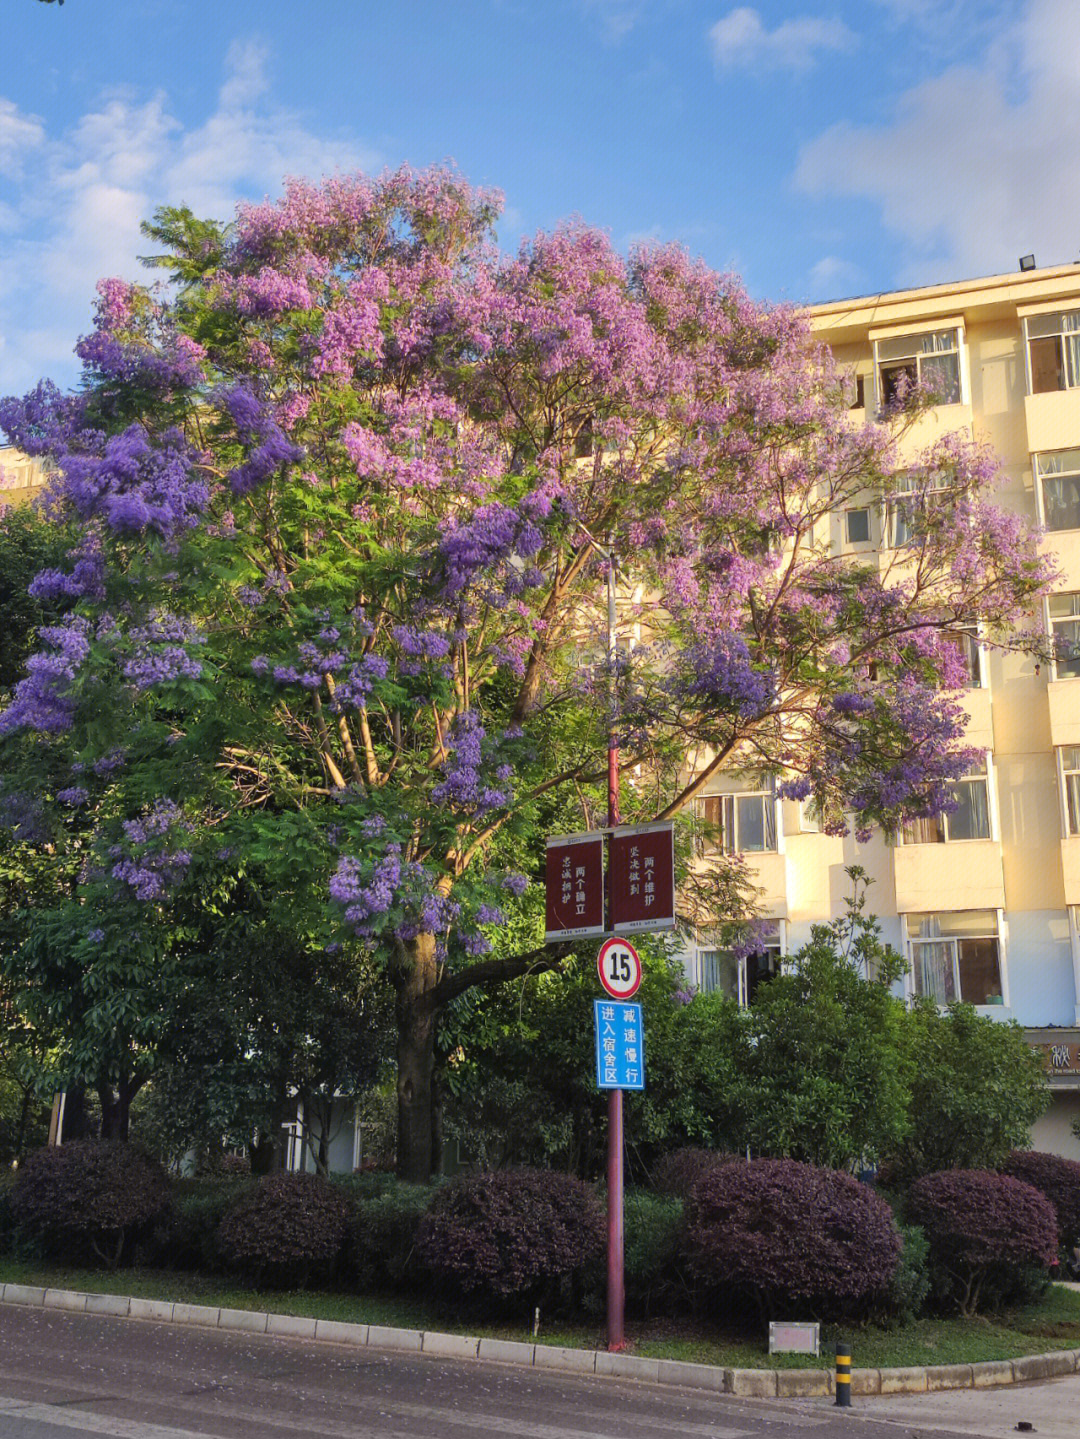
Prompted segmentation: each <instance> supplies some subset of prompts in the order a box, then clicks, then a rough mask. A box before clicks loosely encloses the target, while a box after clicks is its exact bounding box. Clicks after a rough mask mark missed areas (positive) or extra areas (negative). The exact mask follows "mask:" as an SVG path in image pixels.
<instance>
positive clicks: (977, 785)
mask: <svg viewBox="0 0 1080 1439" xmlns="http://www.w3.org/2000/svg"><path fill="white" fill-rule="evenodd" d="M952 791H953V794H954V795H955V796H956V801H957V804H956V808H955V809H954V810H950V811H949V813H948V814H944V813H943V814H932V815H927V816H926V817H925V818H922V819H911V820H908V822H907V823H906V824H905V825H904V828H903V831H902V836H903V842H904V844H948V843H956V842H957V841H959V840H965V839H990V838H991V837H992V836H991V828H990V784H989V776H988V774H987V761H986V759H985V758H984V759H983V761H982V764H981V765H980V767H979V768H978V769H975V770H972V772H971V773H970V774H966V775H964V777H963V778H962V779H958V780H956V782H955V783H954V784H953V786H952Z"/></svg>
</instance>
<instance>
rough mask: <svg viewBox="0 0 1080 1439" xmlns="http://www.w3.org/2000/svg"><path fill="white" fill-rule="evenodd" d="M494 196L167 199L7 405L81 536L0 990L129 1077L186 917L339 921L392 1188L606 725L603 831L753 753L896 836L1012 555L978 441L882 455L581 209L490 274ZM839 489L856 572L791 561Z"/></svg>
mask: <svg viewBox="0 0 1080 1439" xmlns="http://www.w3.org/2000/svg"><path fill="white" fill-rule="evenodd" d="M498 205H499V202H498V197H497V196H495V195H492V194H489V193H481V192H477V191H474V190H472V189H471V188H470V187H469V186H468V185H467V184H466V183H464V181H463V180H461V179H460V178H459V177H458V176H457V175H455V174H454V173H452V172H448V171H445V170H434V171H430V172H426V173H422V174H414V173H412V172H410V171H407V170H402V171H399V172H397V173H394V174H389V175H386V176H384V177H383V178H381V179H377V180H373V179H369V178H367V177H364V176H355V177H343V178H338V179H334V180H330V181H327V182H324V183H322V184H319V185H315V184H308V183H304V182H300V181H297V182H292V183H290V184H289V185H288V186H287V188H286V191H285V195H284V198H283V199H281V200H279V201H276V202H267V203H264V204H259V205H251V206H245V207H242V208H241V209H240V211H239V213H238V215H237V217H236V220H235V222H234V223H233V224H232V225H230V226H228V227H225V226H221V225H218V224H215V223H212V222H207V221H200V220H198V219H197V218H196V217H194V216H193V215H192V214H190V212H188V211H185V210H169V211H164V212H161V213H159V215H158V216H157V218H156V221H155V222H154V223H153V224H152V225H149V226H148V227H147V233H148V234H149V235H150V236H151V237H152V239H153V240H154V241H155V242H157V245H158V247H159V250H160V251H162V252H163V254H162V255H160V257H159V260H158V263H160V264H163V265H164V266H165V267H166V268H167V269H168V270H169V272H170V275H171V278H172V281H173V284H172V286H171V288H169V289H167V290H165V291H163V292H158V291H155V290H153V289H149V290H148V289H144V288H140V287H134V286H131V285H128V284H124V283H121V282H119V281H115V280H111V281H103V282H102V283H101V285H100V286H99V298H98V304H97V317H96V323H95V327H94V329H93V332H92V333H91V334H90V335H89V336H87V337H86V338H85V339H83V340H82V341H81V342H80V344H79V346H78V353H79V355H80V357H81V359H82V362H83V364H84V367H85V382H84V384H83V386H82V388H81V389H80V390H79V392H78V393H76V394H61V393H60V392H59V391H58V390H57V389H55V388H54V387H53V386H51V385H50V384H48V383H43V384H41V385H39V386H38V388H37V389H36V390H35V391H34V392H33V393H31V394H30V395H28V396H26V397H25V398H23V399H9V400H7V401H4V402H3V404H2V405H0V424H2V425H3V428H4V429H5V430H6V431H7V433H8V435H9V436H10V437H11V439H12V440H13V441H14V442H15V443H16V444H18V445H19V446H21V447H22V448H23V449H24V450H26V451H28V452H30V453H31V454H35V455H47V456H48V457H49V458H50V459H51V460H52V462H53V463H54V465H55V467H56V471H57V480H56V483H55V486H54V492H53V494H54V498H53V504H54V505H55V506H56V507H57V510H58V512H60V513H62V514H64V515H65V516H67V517H69V518H71V519H73V520H74V521H75V522H76V523H77V525H78V527H79V537H78V539H77V542H76V544H75V546H74V548H73V549H72V551H71V553H70V555H69V557H68V560H67V562H66V564H65V565H64V566H62V567H54V568H49V569H46V570H44V571H43V572H42V573H41V574H39V575H38V576H37V578H36V579H35V580H34V581H33V590H34V592H35V594H37V595H38V596H41V597H46V596H49V597H60V598H61V599H63V600H64V602H65V604H66V607H67V608H66V612H65V614H64V615H63V617H62V618H61V619H60V620H59V621H58V622H57V623H55V624H50V625H47V626H46V627H44V628H42V630H41V632H40V636H39V644H40V647H39V650H38V652H37V653H36V654H34V655H33V656H32V658H31V659H30V661H29V665H28V668H27V673H26V677H25V678H24V679H22V680H21V681H20V682H19V684H18V685H17V687H16V689H15V691H14V695H13V698H12V700H11V702H10V704H9V705H8V707H7V708H6V710H5V711H4V713H3V715H2V717H0V733H2V736H3V745H4V749H3V775H4V780H3V783H4V810H5V814H6V817H7V823H8V824H9V826H13V827H14V828H15V829H16V831H17V832H18V834H19V836H20V837H21V842H22V843H24V844H27V845H30V846H31V847H37V849H38V850H39V851H41V852H44V851H47V852H48V853H49V854H50V855H52V854H59V855H62V856H64V862H65V863H66V864H67V866H68V869H67V873H68V874H69V876H70V877H69V881H68V883H67V886H66V888H65V891H64V894H63V895H62V896H61V897H59V898H58V899H57V902H56V903H55V904H54V905H52V906H51V907H50V906H46V907H45V908H44V909H35V910H33V911H29V910H28V911H26V912H22V911H20V912H18V913H17V914H16V915H15V917H14V918H13V919H12V920H11V921H10V922H9V925H8V932H9V935H10V936H11V938H10V939H9V941H8V943H7V954H6V964H7V967H8V971H9V974H10V975H12V976H14V977H17V978H18V980H19V982H20V983H21V985H22V988H23V991H24V993H25V994H26V995H27V996H28V999H27V1004H28V1006H29V1008H31V1009H34V1008H35V1006H36V1008H37V1010H38V1011H39V1012H40V1013H42V1014H43V1015H47V1016H48V1017H49V1019H50V1020H51V1022H52V1023H53V1024H54V1026H55V1025H59V1027H60V1028H61V1030H64V1032H66V1034H67V1036H68V1038H67V1055H68V1060H67V1062H68V1063H69V1067H70V1070H71V1073H72V1074H74V1073H75V1072H76V1071H77V1070H80V1069H81V1071H82V1072H83V1074H84V1075H86V1076H87V1077H89V1075H90V1063H91V1056H92V1053H96V1054H97V1056H98V1059H99V1061H100V1062H101V1063H105V1067H106V1069H107V1070H108V1072H109V1074H110V1075H111V1076H112V1079H111V1080H110V1082H115V1084H116V1085H122V1083H123V1082H127V1081H130V1080H131V1077H132V1076H133V1075H134V1074H135V1073H136V1072H140V1066H152V1063H153V1054H154V1045H155V1043H156V1040H157V1036H158V1033H159V1031H160V1026H161V1024H162V1022H163V1021H162V1020H161V1018H160V1016H161V1014H162V1013H163V1012H166V1011H168V1010H169V1008H170V1006H172V1007H173V1008H175V1006H176V1004H177V1003H181V1002H182V994H183V988H184V984H185V982H186V980H185V969H184V943H183V928H182V924H181V921H182V920H183V916H184V914H185V913H187V912H188V908H186V907H190V906H192V905H196V906H202V907H203V908H204V909H209V911H210V912H213V908H214V906H215V905H218V906H222V907H223V908H224V909H226V910H227V909H228V907H229V906H230V905H231V904H233V903H234V902H235V901H234V898H233V896H235V894H236V892H237V890H238V888H239V889H244V888H247V889H249V890H255V891H257V893H258V896H259V900H258V902H259V906H260V907H261V910H262V911H263V912H265V914H266V916H267V923H270V924H272V927H273V931H274V933H275V935H278V936H280V935H281V934H282V933H283V932H289V929H290V925H291V926H292V931H291V932H292V933H293V934H294V936H295V938H294V955H293V962H294V963H295V964H297V965H309V966H311V969H312V973H313V975H314V976H315V977H316V978H317V977H318V973H319V971H320V963H319V955H325V953H326V951H327V949H328V948H329V949H330V950H331V951H333V947H334V946H339V945H340V946H342V947H343V949H342V953H344V954H345V955H346V956H348V955H349V954H357V955H361V956H363V957H364V962H370V961H371V960H374V962H375V963H376V964H377V965H378V966H380V967H381V971H382V973H384V974H385V976H386V979H387V980H388V981H389V983H390V984H391V985H392V986H393V989H394V991H395V996H396V1017H397V1027H398V1048H397V1062H398V1076H399V1077H398V1094H399V1120H400V1123H399V1169H400V1172H401V1174H402V1175H403V1176H405V1177H408V1178H418V1177H426V1175H427V1173H428V1171H429V1168H430V1165H431V1154H432V1134H431V1079H432V1065H433V1053H434V1048H433V1045H434V1035H435V1029H436V1024H437V1019H438V1015H439V1013H440V1011H441V1010H442V1008H443V1007H444V1006H445V1005H446V1004H447V1003H448V1002H449V1001H450V1000H452V999H454V998H455V997H457V996H458V995H460V994H461V993H463V992H464V991H465V990H466V989H468V988H469V987H470V986H473V985H478V984H483V985H490V984H494V983H497V982H500V981H502V980H504V979H506V978H508V977H510V976H513V975H515V974H520V973H522V972H524V971H525V970H526V969H527V968H529V967H532V966H537V965H544V964H547V965H554V964H556V963H557V962H558V956H557V955H551V954H548V953H546V952H545V951H544V950H543V949H542V947H540V946H538V944H537V943H536V941H537V940H538V939H539V935H538V933H537V931H536V929H535V928H534V929H533V934H534V935H535V939H534V940H533V941H532V942H530V944H528V945H527V946H526V947H525V948H524V950H515V951H514V952H508V951H507V948H506V947H505V946H501V947H498V946H497V949H496V951H495V952H493V950H492V945H493V940H495V941H497V940H498V936H499V934H500V932H501V931H502V930H503V927H504V925H505V923H506V922H507V921H508V919H509V918H510V917H511V916H512V914H514V913H517V912H518V910H519V906H520V904H521V903H523V902H525V903H527V899H528V897H527V896H525V898H524V901H523V900H522V895H523V890H524V889H525V887H526V886H527V884H528V882H529V875H528V872H529V871H530V870H531V869H533V868H534V867H535V866H536V865H537V863H538V860H539V855H540V852H541V850H542V843H541V840H542V834H543V830H544V828H545V827H546V826H547V825H548V824H550V823H554V822H556V821H558V820H560V818H562V819H563V820H565V819H566V818H569V817H570V816H571V814H572V815H573V818H574V827H579V826H580V824H581V822H582V819H583V815H584V819H586V820H588V819H590V818H593V817H595V815H596V809H595V802H596V798H597V792H598V790H597V786H598V782H599V781H600V779H601V776H602V775H603V773H604V772H605V762H604V748H605V745H606V735H607V729H608V725H609V722H613V723H614V724H615V725H616V726H617V729H618V734H619V738H620V742H621V745H622V747H623V750H624V757H625V760H626V766H625V769H624V773H626V774H628V775H629V776H630V777H631V780H632V782H628V783H627V784H626V786H625V787H624V792H623V797H622V798H623V817H624V819H636V818H642V819H648V818H652V817H654V816H657V815H660V816H672V815H675V814H676V813H677V812H679V811H680V810H681V809H683V808H684V807H686V806H687V805H688V803H689V801H690V800H691V799H692V798H693V797H694V795H695V794H697V793H698V792H699V791H700V790H701V789H702V788H703V787H704V786H705V785H706V784H707V783H708V782H709V780H710V779H711V778H712V777H713V776H714V775H715V773H716V771H717V770H718V768H720V767H721V766H732V765H742V766H747V765H751V766H753V767H754V768H755V769H756V770H757V771H759V772H762V773H764V774H766V775H771V776H773V777H775V779H776V780H777V782H778V783H779V784H780V785H782V786H784V787H785V788H784V789H783V792H784V793H786V794H788V795H792V796H810V795H812V796H813V798H814V800H815V801H816V803H817V805H818V807H819V809H820V811H821V813H822V815H823V816H824V819H825V822H826V824H827V825H828V826H829V827H830V828H833V829H835V828H837V827H842V825H843V824H844V816H845V814H846V813H850V812H854V814H855V816H856V822H857V824H858V825H859V826H860V827H866V826H869V825H870V824H872V823H874V822H879V823H882V824H885V825H889V826H893V825H895V824H896V823H897V822H899V821H900V820H901V819H902V818H903V817H904V816H906V815H913V814H921V813H926V812H928V811H933V810H936V809H939V808H941V807H943V806H944V807H948V804H949V785H950V781H952V780H953V779H954V778H955V777H956V776H958V775H959V774H961V773H962V772H963V770H964V767H965V764H966V763H968V756H967V755H966V754H965V752H964V749H963V738H962V730H963V724H962V716H961V711H960V708H959V706H958V704H957V702H956V699H955V695H954V694H951V693H950V691H954V690H955V688H956V687H957V685H958V684H959V683H960V680H961V673H960V664H959V660H958V657H957V652H956V648H955V644H954V643H953V642H952V641H951V640H950V639H949V637H948V634H947V632H948V631H951V630H955V629H956V628H957V627H960V626H966V625H970V624H972V623H974V622H976V621H978V622H980V623H981V625H982V626H983V629H984V632H985V633H986V634H987V635H988V637H990V638H994V637H997V638H1000V639H1004V638H1005V637H1006V636H1008V635H1010V634H1011V633H1012V630H1013V626H1014V625H1015V623H1016V621H1017V618H1018V616H1019V615H1020V614H1021V613H1022V612H1023V611H1024V610H1025V608H1026V607H1029V606H1030V605H1031V603H1032V600H1033V598H1034V597H1035V596H1036V595H1037V594H1038V593H1039V591H1040V588H1041V587H1042V586H1043V585H1044V583H1045V579H1046V575H1045V573H1044V568H1043V565H1042V563H1041V562H1040V560H1039V558H1038V555H1037V551H1036V546H1035V542H1034V540H1033V539H1032V538H1031V537H1030V536H1029V535H1028V534H1027V533H1026V532H1025V529H1024V527H1023V524H1022V522H1021V521H1020V520H1019V519H1017V518H1015V517H1014V516H1012V515H1009V514H1006V513H1003V512H1002V511H1000V510H998V509H996V508H995V507H994V505H993V503H992V501H991V499H990V497H989V491H990V489H991V487H992V484H993V480H994V474H995V468H994V463H993V460H992V457H991V456H989V455H988V454H986V453H984V452H982V451H980V450H978V449H975V448H972V447H971V446H970V445H968V444H966V443H964V442H962V441H960V440H959V439H956V438H954V437H949V438H946V439H944V440H942V441H941V442H939V443H938V444H937V445H936V446H935V447H934V449H933V450H932V451H931V452H930V453H928V454H927V455H926V456H925V457H923V458H922V459H921V460H920V461H919V462H918V463H916V464H914V465H913V464H911V463H906V464H905V465H904V467H903V471H902V472H901V471H900V468H899V464H898V459H897V455H896V450H895V437H894V429H895V427H894V426H890V425H888V424H886V425H883V426H876V425H875V426H870V427H867V428H858V429H856V428H853V427H852V426H851V424H850V423H849V412H848V408H847V398H846V395H845V386H844V381H843V377H842V376H840V375H838V374H837V373H836V372H835V370H834V369H833V368H832V367H831V365H830V364H829V363H828V362H827V360H826V359H825V358H824V357H823V356H822V354H820V353H819V352H818V351H817V350H815V348H814V347H813V346H812V345H811V344H810V342H809V336H808V331H807V327H806V325H805V322H804V321H803V320H802V319H801V318H800V317H799V316H798V315H797V314H795V313H793V312H791V311H789V310H786V309H769V308H764V307H762V306H759V305H757V304H755V303H753V302H751V301H750V300H749V299H748V297H747V296H746V294H745V293H744V292H743V291H742V289H741V288H740V287H739V285H738V284H737V283H736V282H735V281H734V280H731V279H729V278H723V277H719V276H717V275H716V274H714V273H713V272H712V271H710V270H709V269H707V268H706V267H705V266H704V265H703V264H701V263H698V262H695V261H693V260H692V259H690V258H688V256H687V255H686V254H685V253H683V252H682V251H681V250H680V249H678V248H676V247H673V246H654V247H646V248H643V249H641V250H638V251H636V252H634V253H633V254H632V255H631V257H630V258H629V259H624V258H623V257H622V256H620V255H619V254H618V253H617V252H616V251H615V250H614V249H613V248H612V246H611V244H610V242H609V241H608V240H607V238H606V237H605V236H604V235H603V234H601V233H599V232H597V231H595V230H592V229H589V228H587V227H586V226H584V225H583V224H580V223H572V224H567V225H564V226H562V227H560V228H559V229H557V230H556V231H555V232H554V233H551V234H540V235H537V236H536V237H535V238H534V239H533V240H531V241H528V242H527V243H525V244H524V245H523V246H522V247H521V249H520V251H519V253H518V254H517V256H516V257H514V258H504V257H503V256H501V255H500V254H499V253H498V252H497V251H496V249H495V248H494V244H493V240H492V225H493V222H494V220H495V218H496V216H497V212H498ZM915 398H917V397H915ZM867 496H871V497H879V498H880V497H884V498H888V497H890V496H895V497H898V498H897V499H896V502H897V503H902V504H903V505H904V506H905V509H906V512H907V518H908V522H909V525H908V527H909V529H910V540H909V542H908V545H907V546H906V548H905V549H904V551H903V552H902V553H901V554H899V555H898V558H897V561H896V563H894V564H892V565H891V566H887V567H879V565H878V564H877V563H876V561H875V560H873V559H866V558H863V557H859V556H851V557H847V558H838V557H837V556H836V555H835V554H833V553H831V552H830V551H829V549H828V546H827V538H828V528H829V520H830V517H831V516H832V515H833V514H835V513H837V512H838V511H840V510H842V509H844V508H845V507H847V506H848V505H850V504H852V503H854V502H855V501H856V500H860V501H861V502H862V503H866V501H867ZM602 547H612V548H613V549H614V551H615V552H616V554H617V555H618V556H619V557H620V564H621V576H622V588H621V608H620V625H621V626H622V627H623V628H624V635H623V637H624V639H625V640H626V641H629V640H630V639H631V638H633V639H634V641H635V644H634V646H633V647H631V646H630V644H629V643H624V644H621V645H620V647H619V654H618V658H617V660H616V662H615V665H614V669H615V671H616V672H615V673H614V674H612V673H610V672H609V669H608V664H607V659H606V652H605V646H604V644H603V642H602V639H601V638H600V634H601V632H600V629H599V617H600V606H599V604H598V601H599V599H600V597H601V593H602V584H603V577H604V561H603V559H602V558H601V553H600V551H601V548H602ZM609 696H610V697H609ZM688 755H692V756H693V757H694V759H693V763H692V764H688V763H687V756H688ZM721 869H723V865H721ZM533 912H535V911H533ZM178 926H179V928H178ZM61 976H62V988H61V987H60V977H61ZM178 996H179V997H178ZM65 1026H66V1029H65ZM128 1087H129V1088H130V1084H129V1086H128Z"/></svg>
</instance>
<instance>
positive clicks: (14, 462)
mask: <svg viewBox="0 0 1080 1439" xmlns="http://www.w3.org/2000/svg"><path fill="white" fill-rule="evenodd" d="M44 483H45V470H44V468H43V466H42V464H41V461H40V460H33V459H31V458H30V457H29V456H28V455H24V454H23V453H22V452H21V451H20V450H16V449H15V448H14V447H13V446H11V445H2V444H0V506H2V505H6V504H19V503H20V502H22V501H25V500H28V499H32V498H33V497H34V496H35V495H38V494H40V493H41V490H42V486H43V485H44Z"/></svg>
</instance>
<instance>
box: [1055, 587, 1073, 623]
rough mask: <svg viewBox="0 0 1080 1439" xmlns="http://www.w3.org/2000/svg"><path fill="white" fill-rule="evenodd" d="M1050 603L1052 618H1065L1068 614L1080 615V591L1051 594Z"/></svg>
mask: <svg viewBox="0 0 1080 1439" xmlns="http://www.w3.org/2000/svg"><path fill="white" fill-rule="evenodd" d="M1049 605H1050V618H1051V619H1064V618H1066V617H1067V616H1071V615H1080V592H1077V591H1076V590H1072V591H1070V593H1068V594H1065V595H1051V596H1050V599H1049Z"/></svg>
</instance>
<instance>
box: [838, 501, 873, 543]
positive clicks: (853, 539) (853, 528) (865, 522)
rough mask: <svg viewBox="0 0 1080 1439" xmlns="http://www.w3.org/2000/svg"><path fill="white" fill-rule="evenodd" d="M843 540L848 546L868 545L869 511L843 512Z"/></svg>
mask: <svg viewBox="0 0 1080 1439" xmlns="http://www.w3.org/2000/svg"><path fill="white" fill-rule="evenodd" d="M844 538H845V539H846V540H847V542H848V544H849V545H868V544H869V543H870V511H869V509H865V508H864V509H859V510H845V511H844Z"/></svg>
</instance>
